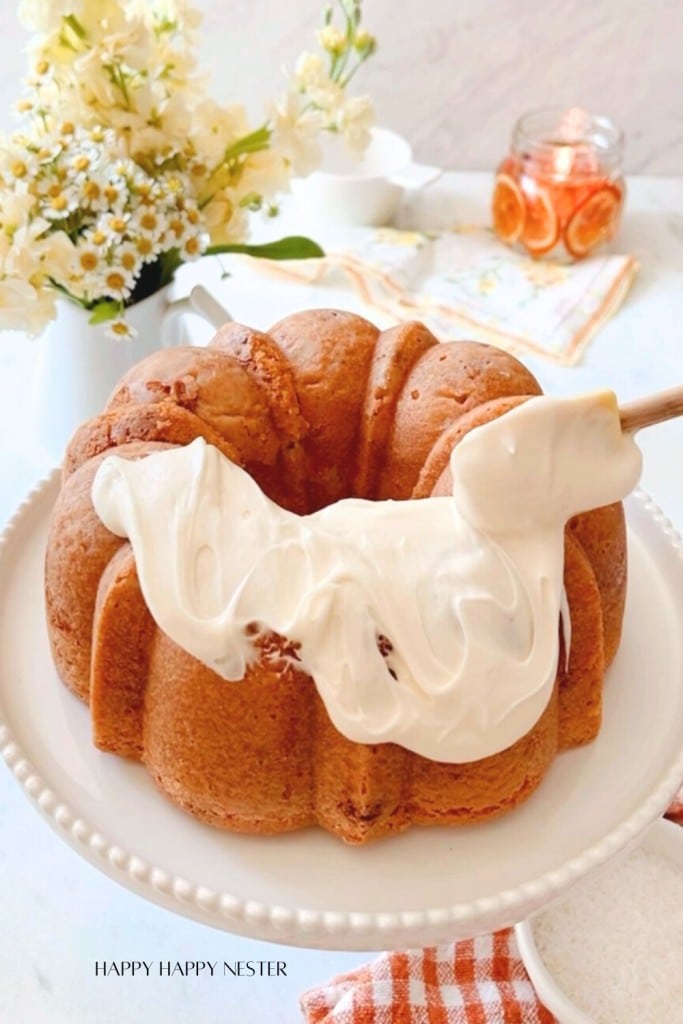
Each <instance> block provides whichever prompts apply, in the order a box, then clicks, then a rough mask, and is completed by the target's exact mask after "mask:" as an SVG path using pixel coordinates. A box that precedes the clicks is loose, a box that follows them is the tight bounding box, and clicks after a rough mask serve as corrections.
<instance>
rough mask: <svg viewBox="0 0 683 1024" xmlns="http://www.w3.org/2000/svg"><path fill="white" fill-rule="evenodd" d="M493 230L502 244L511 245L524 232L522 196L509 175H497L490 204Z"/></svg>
mask: <svg viewBox="0 0 683 1024" xmlns="http://www.w3.org/2000/svg"><path fill="white" fill-rule="evenodd" d="M491 211H492V214H493V230H494V231H495V232H496V234H497V235H498V237H499V238H500V240H501V241H502V242H506V243H507V244H508V245H512V244H513V243H514V242H516V241H517V239H518V238H519V237H520V235H521V234H522V231H523V230H524V217H525V213H524V196H523V195H522V193H521V191H520V188H519V185H518V184H517V182H516V181H515V179H514V178H511V177H510V175H509V174H504V173H502V174H498V175H497V176H496V183H495V185H494V188H493V199H492V202H491Z"/></svg>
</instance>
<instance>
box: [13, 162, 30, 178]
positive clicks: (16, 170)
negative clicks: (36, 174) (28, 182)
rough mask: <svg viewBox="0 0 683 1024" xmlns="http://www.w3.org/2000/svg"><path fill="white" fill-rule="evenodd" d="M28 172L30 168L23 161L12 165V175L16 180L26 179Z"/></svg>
mask: <svg viewBox="0 0 683 1024" xmlns="http://www.w3.org/2000/svg"><path fill="white" fill-rule="evenodd" d="M27 172H28V167H27V166H26V164H25V163H24V161H23V160H17V161H16V163H14V164H12V174H13V175H14V177H15V178H24V177H26V174H27Z"/></svg>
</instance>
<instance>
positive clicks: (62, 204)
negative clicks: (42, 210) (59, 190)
mask: <svg viewBox="0 0 683 1024" xmlns="http://www.w3.org/2000/svg"><path fill="white" fill-rule="evenodd" d="M68 205H69V201H68V199H67V198H66V196H65V195H62V194H60V195H58V196H53V197H52V199H51V200H50V206H51V207H52V209H53V210H57V212H58V213H61V212H62V210H66V208H67V206H68Z"/></svg>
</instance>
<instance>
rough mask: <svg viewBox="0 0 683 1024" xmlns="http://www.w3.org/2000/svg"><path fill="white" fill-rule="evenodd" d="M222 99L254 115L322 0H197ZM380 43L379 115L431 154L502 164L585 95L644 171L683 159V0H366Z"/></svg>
mask: <svg viewBox="0 0 683 1024" xmlns="http://www.w3.org/2000/svg"><path fill="white" fill-rule="evenodd" d="M195 2H196V6H197V7H198V8H200V9H201V10H202V11H203V12H204V25H203V32H202V59H203V64H204V66H205V68H206V70H207V72H209V73H210V74H211V76H212V79H213V86H214V88H213V92H214V95H215V96H216V98H217V99H221V100H228V99H231V100H241V101H243V102H246V103H247V104H248V105H249V107H250V109H251V110H252V111H253V112H254V114H255V116H256V115H257V114H258V113H259V112H260V110H261V109H262V104H263V103H264V102H265V101H266V100H267V99H268V98H270V97H272V96H274V95H276V93H277V92H278V91H279V90H280V88H281V84H282V81H283V79H282V72H281V68H282V65H283V64H287V63H288V64H289V65H290V66H291V65H292V64H293V62H294V61H295V59H296V57H297V55H298V53H299V52H300V50H301V49H303V48H304V46H307V45H309V42H310V41H311V40H312V38H313V32H314V30H315V28H316V26H317V25H318V23H319V13H320V11H321V9H322V0H287V2H283V0H195ZM15 8H16V5H15V3H14V2H12V0H1V2H0V89H1V90H2V92H1V95H2V97H3V102H2V104H0V127H3V128H7V127H9V125H10V123H11V122H10V118H9V116H8V108H9V104H10V102H11V100H12V99H13V98H14V96H15V95H17V94H18V89H19V78H20V75H21V73H22V71H23V68H24V55H23V53H22V49H23V46H24V44H25V42H26V34H25V32H24V30H23V29H22V28H21V26H20V25H19V24H18V23H17V20H16V14H15ZM364 9H365V22H366V25H367V27H368V28H369V29H370V30H371V31H373V32H374V33H375V35H377V36H378V38H379V44H380V49H379V52H378V53H377V55H376V56H375V57H374V58H373V59H372V61H371V63H370V64H368V65H366V67H365V68H363V69H362V70H361V72H360V74H359V76H358V79H357V82H358V86H357V87H358V89H359V91H365V90H367V91H369V92H371V93H372V95H373V97H374V99H375V103H376V107H377V111H378V116H379V120H380V121H381V122H382V123H384V124H386V125H387V126H388V127H391V128H394V129H396V130H397V131H400V132H403V133H404V134H406V135H407V136H408V137H409V138H410V139H411V140H412V142H413V144H414V147H415V150H416V155H417V157H418V158H419V159H421V160H424V161H427V162H430V163H440V164H442V165H444V166H446V167H450V168H454V169H471V170H486V169H490V168H492V167H493V166H494V165H495V163H496V162H497V161H498V159H499V158H500V156H501V155H502V153H503V151H504V150H505V148H506V147H507V144H508V137H509V134H510V129H511V126H512V124H513V122H514V121H515V119H516V118H517V117H518V116H519V114H520V113H522V112H524V111H525V110H528V109H530V108H533V107H537V106H544V105H546V104H549V103H559V104H562V105H572V104H576V103H579V104H581V105H583V106H585V107H587V108H589V109H591V110H592V111H593V112H595V113H605V114H608V115H610V116H611V117H613V118H614V119H615V120H616V121H617V123H618V124H619V125H620V126H621V127H622V128H624V130H625V131H626V133H627V138H628V148H627V164H626V166H627V170H628V171H630V172H631V173H648V174H680V173H681V172H683V59H682V58H681V54H682V53H683V0H647V2H646V0H544V2H543V3H539V2H538V0H419V2H415V0H365V4H364Z"/></svg>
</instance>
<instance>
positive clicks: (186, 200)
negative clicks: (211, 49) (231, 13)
mask: <svg viewBox="0 0 683 1024" xmlns="http://www.w3.org/2000/svg"><path fill="white" fill-rule="evenodd" d="M361 2H362V0H336V6H335V7H332V6H329V7H328V8H326V10H325V12H324V20H323V27H322V28H321V29H320V30H319V32H318V37H317V38H318V44H319V48H318V50H316V51H315V52H305V53H303V54H302V55H301V56H300V57H299V59H298V61H297V62H296V65H295V69H294V71H293V73H292V74H291V75H290V76H288V82H287V85H286V89H285V91H284V95H283V96H282V98H280V99H279V100H278V101H277V102H275V103H273V104H272V105H271V106H270V108H269V110H268V111H267V112H266V115H265V117H264V120H263V122H262V123H261V124H260V125H258V126H256V127H254V126H252V125H250V123H249V119H248V117H247V114H246V111H245V108H244V107H243V106H241V105H234V106H220V105H219V104H217V103H216V102H214V101H213V100H212V99H211V98H210V97H209V96H208V95H207V94H206V91H205V84H204V80H203V78H202V76H201V75H200V74H199V72H198V69H197V60H196V56H195V48H196V43H197V31H198V27H199V22H200V15H199V13H198V12H197V11H196V10H195V9H194V8H193V7H192V6H191V5H190V4H189V2H188V0H22V2H21V3H20V4H19V17H20V19H21V21H22V24H24V25H25V26H26V27H27V28H29V29H30V30H32V31H33V32H34V33H35V34H34V36H33V37H32V40H31V44H30V60H31V72H30V74H29V76H28V78H27V79H26V93H25V95H24V97H23V98H22V99H21V100H20V102H19V104H18V111H19V114H20V115H21V116H22V122H23V123H22V126H21V130H19V131H18V132H16V133H15V134H13V135H12V136H11V138H9V139H7V140H4V141H3V142H2V143H0V328H13V329H19V330H24V331H27V332H29V333H31V334H35V333H38V332H39V331H41V330H42V329H43V327H44V326H45V325H46V324H47V323H48V322H49V321H50V320H51V319H53V318H54V317H55V315H56V306H55V300H56V296H57V295H58V294H60V293H61V294H63V295H65V296H67V297H68V298H70V299H71V300H73V301H75V302H77V303H79V304H80V305H82V306H83V307H85V308H86V309H87V310H89V311H90V312H91V321H92V322H93V323H98V322H103V321H108V330H109V332H110V333H113V334H114V335H116V336H120V337H125V336H129V335H130V334H131V333H132V329H131V328H130V327H129V325H128V324H127V323H126V319H125V309H126V308H127V307H128V306H130V305H132V304H133V303H135V302H138V301H140V300H142V299H144V298H145V297H146V296H148V295H151V294H152V293H154V292H155V291H157V290H158V289H159V288H162V287H163V286H164V285H165V284H167V283H168V282H169V281H170V280H171V279H172V277H173V275H174V273H175V271H176V270H177V269H178V267H179V266H180V265H181V264H183V263H185V262H187V261H189V260H194V259H196V258H198V257H199V256H202V255H203V254H211V253H224V252H244V253H248V254H255V255H261V256H268V257H270V258H282V259H294V258H306V257H310V256H318V255H320V254H321V250H320V248H319V247H318V246H317V245H316V244H315V243H314V242H312V241H311V240H310V239H307V238H302V237H299V236H295V237H290V238H286V239H280V240H279V241H276V242H273V243H270V244H268V245H264V246H250V245H248V244H247V241H246V240H247V238H248V228H249V217H250V214H251V213H253V211H256V210H263V211H264V212H265V213H266V214H273V213H275V212H276V210H277V208H276V206H275V199H276V197H277V196H278V194H280V193H282V192H283V191H286V189H287V188H288V184H289V180H290V178H291V177H292V176H294V175H305V174H307V173H310V172H311V171H312V170H313V169H315V167H316V166H317V164H318V162H319V160H320V155H321V151H320V140H321V137H322V135H323V133H325V132H337V133H341V134H343V136H344V138H345V139H346V141H347V142H348V143H349V145H351V146H353V147H357V148H362V147H363V146H364V145H365V144H366V143H367V140H368V138H369V128H370V126H371V124H372V121H373V109H372V104H371V102H370V100H369V98H368V97H366V96H352V97H350V96H349V95H348V93H347V86H348V83H349V81H350V80H351V78H352V76H353V75H354V74H355V72H356V71H357V69H358V68H359V67H360V65H361V64H362V63H363V62H364V61H365V60H366V59H367V58H368V57H369V56H370V55H371V54H372V53H373V52H374V49H375V40H374V38H373V37H372V36H371V35H370V34H369V33H368V32H367V31H366V30H365V29H364V28H363V26H362V24H361V15H362V12H361ZM335 14H340V15H341V26H342V27H338V26H337V25H336V24H335Z"/></svg>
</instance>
